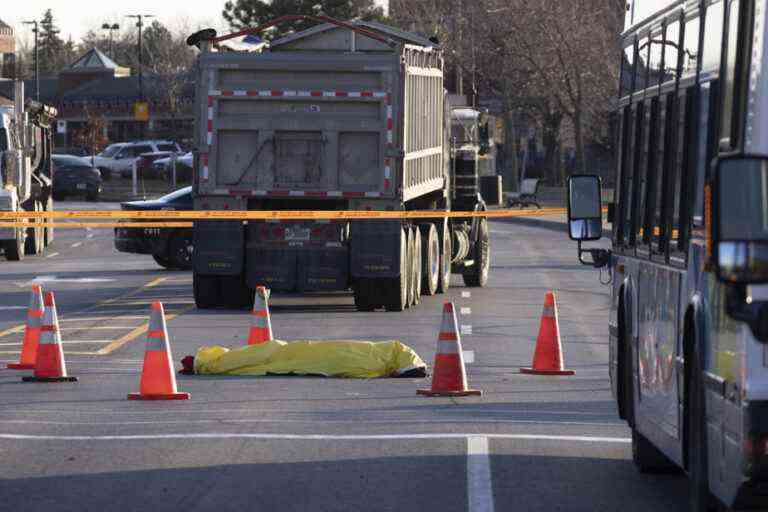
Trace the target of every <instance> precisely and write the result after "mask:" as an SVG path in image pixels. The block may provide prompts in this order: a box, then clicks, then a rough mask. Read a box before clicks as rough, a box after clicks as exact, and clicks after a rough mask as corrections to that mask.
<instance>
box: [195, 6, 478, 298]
mask: <svg viewBox="0 0 768 512" xmlns="http://www.w3.org/2000/svg"><path fill="white" fill-rule="evenodd" d="M299 18H303V17H300V16H289V17H284V18H281V19H278V20H276V21H274V22H272V23H269V24H268V25H265V26H262V27H257V28H255V29H250V30H246V31H242V32H239V33H236V34H230V35H228V36H223V37H216V34H215V32H214V31H213V30H210V29H209V30H205V31H201V32H198V33H196V34H193V35H192V36H190V38H189V40H188V43H189V44H190V45H195V46H197V47H198V48H199V49H200V50H201V53H200V55H199V57H198V60H197V64H196V78H197V81H196V87H197V91H196V98H197V100H196V103H197V104H196V123H195V126H196V133H195V140H196V150H195V158H194V165H195V172H194V181H193V197H194V205H195V210H284V211H290V210H322V211H327V210H356V211H366V210H368V211H386V210H389V211H406V212H407V211H420V212H423V211H430V212H434V213H435V217H434V218H419V219H418V220H416V219H414V220H410V219H409V220H404V221H401V220H352V221H350V220H343V221H314V222H312V221H296V222H294V221H286V220H281V221H275V222H270V221H248V222H244V221H243V220H232V221H198V222H196V223H195V228H194V238H195V241H194V246H195V253H194V265H193V272H194V279H193V281H194V295H195V301H196V304H197V306H198V307H199V308H214V307H226V308H244V307H249V306H250V304H252V301H253V298H252V297H253V294H252V290H253V289H254V288H255V287H256V286H259V285H265V286H268V287H269V288H271V289H273V290H278V291H298V292H305V291H336V290H348V289H350V288H351V289H352V290H353V292H354V297H355V304H356V306H357V309H358V310H361V311H372V310H374V309H377V308H380V307H384V308H385V309H387V310H390V311H402V310H403V309H405V308H407V307H409V306H412V305H415V304H417V303H418V302H419V301H420V296H421V295H422V294H425V295H431V294H434V293H441V292H445V291H446V290H447V289H448V287H449V286H450V276H451V273H452V272H454V273H459V274H461V275H462V276H463V277H464V281H465V283H466V284H467V285H468V286H484V285H485V284H486V283H487V281H488V273H489V268H490V241H489V232H488V224H487V220H486V219H485V218H481V217H467V218H462V217H457V218H450V219H449V218H447V217H446V216H444V215H443V214H444V213H446V212H451V211H466V212H478V211H483V210H485V209H486V205H485V202H484V201H483V199H482V197H481V195H480V188H479V178H478V171H477V162H478V156H479V155H478V153H479V148H478V147H477V146H466V145H464V146H461V147H460V148H454V147H452V145H451V140H450V139H451V137H450V111H449V107H448V104H447V102H446V100H445V98H446V92H445V90H444V88H443V56H442V52H441V49H440V48H439V47H438V46H437V45H435V44H433V43H431V42H430V41H428V40H426V39H423V38H421V37H419V36H416V35H414V34H409V33H406V32H402V31H399V30H397V29H394V28H392V27H387V26H385V25H381V24H377V23H369V22H343V21H339V20H335V19H331V18H328V17H323V16H321V17H316V18H313V19H315V20H316V21H318V22H321V24H319V25H317V26H315V27H313V28H310V29H308V30H305V31H303V32H300V33H297V34H294V35H291V36H288V37H285V38H283V39H281V40H278V41H275V42H273V43H272V44H271V45H270V47H269V49H268V50H264V51H260V52H227V51H223V49H222V45H223V44H224V43H225V42H226V41H227V40H230V39H232V38H234V37H240V36H243V35H245V34H255V33H259V32H261V31H263V30H264V29H265V28H267V27H270V26H273V25H275V24H276V23H280V22H284V21H291V20H295V19H299Z"/></svg>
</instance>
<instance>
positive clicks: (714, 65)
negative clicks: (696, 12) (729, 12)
mask: <svg viewBox="0 0 768 512" xmlns="http://www.w3.org/2000/svg"><path fill="white" fill-rule="evenodd" d="M704 16H705V18H706V19H705V22H704V49H703V51H702V56H701V70H702V71H715V72H719V71H720V54H721V53H722V44H723V2H717V3H715V4H712V5H710V6H709V7H707V11H706V14H705V15H704Z"/></svg>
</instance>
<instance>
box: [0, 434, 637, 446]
mask: <svg viewBox="0 0 768 512" xmlns="http://www.w3.org/2000/svg"><path fill="white" fill-rule="evenodd" d="M473 437H475V438H476V437H484V438H486V439H511V440H523V441H559V442H560V441H561V442H575V443H597V444H630V443H631V442H632V440H631V439H629V438H625V437H591V436H547V435H528V434H442V433H435V434H362V435H354V434H262V433H251V432H241V433H235V432H197V433H189V434H183V433H176V434H133V435H130V434H125V435H103V436H85V435H80V436H62V435H35V434H4V433H0V439H7V440H14V441H152V440H172V439H262V440H287V441H290V440H299V441H398V440H403V441H408V440H430V439H435V440H441V439H460V440H464V439H469V438H473Z"/></svg>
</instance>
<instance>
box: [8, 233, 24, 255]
mask: <svg viewBox="0 0 768 512" xmlns="http://www.w3.org/2000/svg"><path fill="white" fill-rule="evenodd" d="M3 248H4V249H5V259H7V260H8V261H21V260H23V259H24V236H23V231H19V230H17V232H16V239H15V240H7V241H6V242H5V243H4V245H3Z"/></svg>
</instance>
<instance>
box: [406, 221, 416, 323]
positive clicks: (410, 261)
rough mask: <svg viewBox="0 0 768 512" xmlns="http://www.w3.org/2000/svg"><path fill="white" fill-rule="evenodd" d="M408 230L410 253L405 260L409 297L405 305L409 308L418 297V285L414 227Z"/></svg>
mask: <svg viewBox="0 0 768 512" xmlns="http://www.w3.org/2000/svg"><path fill="white" fill-rule="evenodd" d="M407 232H408V235H407V236H408V255H407V256H406V258H405V260H406V268H407V269H408V298H407V299H406V303H405V307H406V308H409V307H411V306H412V305H413V304H415V303H416V299H415V297H416V286H415V281H414V277H415V276H414V275H413V270H414V268H415V267H414V263H415V260H416V258H415V256H416V250H415V247H416V238H415V237H414V235H413V233H414V229H413V228H408V229H407Z"/></svg>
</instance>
